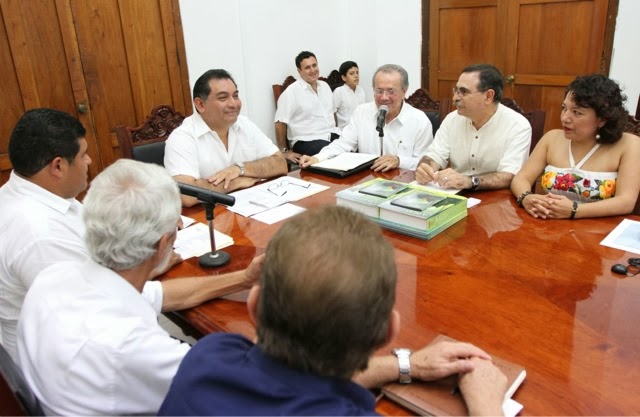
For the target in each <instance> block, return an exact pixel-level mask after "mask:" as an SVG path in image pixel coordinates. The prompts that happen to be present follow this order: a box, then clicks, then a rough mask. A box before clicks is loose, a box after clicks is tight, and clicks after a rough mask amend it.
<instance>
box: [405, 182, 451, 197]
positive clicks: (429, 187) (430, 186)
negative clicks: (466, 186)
mask: <svg viewBox="0 0 640 417" xmlns="http://www.w3.org/2000/svg"><path fill="white" fill-rule="evenodd" d="M411 185H418V186H420V187H422V188H426V189H427V190H431V191H438V192H441V193H447V194H458V193H459V192H460V191H461V190H458V189H456V188H442V187H440V186H439V185H438V183H437V182H435V181H434V182H430V183H428V184H420V183H419V182H418V181H412V182H411Z"/></svg>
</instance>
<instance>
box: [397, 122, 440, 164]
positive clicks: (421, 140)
mask: <svg viewBox="0 0 640 417" xmlns="http://www.w3.org/2000/svg"><path fill="white" fill-rule="evenodd" d="M416 123H418V124H419V125H418V128H417V132H416V138H415V142H414V145H413V152H412V155H411V156H401V155H398V159H399V160H400V164H399V167H400V168H402V169H410V170H412V171H415V169H416V168H417V167H418V163H419V162H420V159H421V158H422V156H423V155H424V154H425V153H426V152H427V148H428V147H429V145H431V142H433V127H431V121H430V120H429V118H428V117H427V116H426V115H425V116H424V119H423V118H422V117H420V118H419V119H418V120H416Z"/></svg>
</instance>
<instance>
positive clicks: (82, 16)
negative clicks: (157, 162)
mask: <svg viewBox="0 0 640 417" xmlns="http://www.w3.org/2000/svg"><path fill="white" fill-rule="evenodd" d="M0 69H1V71H2V76H0V108H2V112H0V185H1V184H2V183H4V182H6V180H7V179H8V176H9V172H10V170H11V163H10V161H9V157H8V155H7V144H8V141H9V136H10V134H11V131H12V130H13V127H14V126H15V123H16V121H17V120H18V119H19V118H20V116H21V115H22V114H23V113H24V111H26V110H29V109H32V108H36V107H51V108H56V109H59V110H63V111H66V112H68V113H70V114H72V115H74V116H76V117H78V119H80V121H81V122H82V124H83V125H84V126H85V128H86V129H87V136H86V138H87V142H88V144H89V148H88V153H89V156H90V157H91V159H92V161H93V163H92V164H91V166H90V169H89V173H90V176H91V177H94V176H95V175H97V173H98V172H100V171H101V170H102V169H103V168H104V167H106V166H107V165H109V164H111V163H112V162H113V161H115V160H116V159H118V158H119V157H120V152H119V150H118V142H117V139H116V136H115V127H116V126H119V125H128V126H136V125H139V124H141V123H142V121H143V120H144V119H145V118H146V116H147V114H148V113H149V111H151V109H152V108H153V107H154V106H155V105H157V104H171V105H173V106H174V107H175V108H176V110H178V111H180V112H182V113H183V114H190V113H191V96H190V93H189V82H188V73H187V67H186V56H185V52H184V40H183V35H182V26H181V21H180V11H179V7H178V0H28V1H24V0H0Z"/></svg>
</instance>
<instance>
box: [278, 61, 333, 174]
mask: <svg viewBox="0 0 640 417" xmlns="http://www.w3.org/2000/svg"><path fill="white" fill-rule="evenodd" d="M295 61H296V68H297V69H298V74H300V78H301V79H300V80H297V81H296V82H294V83H293V84H291V85H290V86H289V87H287V89H286V90H284V92H283V93H282V94H281V95H280V98H278V106H277V107H278V108H277V109H276V115H275V123H276V139H277V141H278V147H279V148H280V149H281V150H282V152H283V154H284V156H285V158H287V160H289V161H290V162H292V163H296V164H297V163H298V162H299V160H300V156H302V155H315V154H317V153H318V152H319V151H320V149H322V148H324V147H325V146H327V145H328V144H329V143H330V141H331V139H332V138H335V137H337V136H338V132H339V129H338V128H337V127H336V120H335V117H334V114H333V93H332V92H331V87H329V84H327V83H325V82H324V81H321V80H318V78H319V77H320V69H319V68H318V61H317V60H316V56H315V55H314V54H313V53H312V52H309V51H302V52H300V53H299V54H298V56H296V60H295ZM287 140H289V141H291V149H289V145H288V142H287Z"/></svg>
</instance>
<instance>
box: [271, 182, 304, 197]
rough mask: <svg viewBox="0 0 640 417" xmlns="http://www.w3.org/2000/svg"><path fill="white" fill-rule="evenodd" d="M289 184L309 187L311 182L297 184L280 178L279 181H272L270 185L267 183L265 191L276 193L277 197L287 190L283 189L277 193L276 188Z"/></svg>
mask: <svg viewBox="0 0 640 417" xmlns="http://www.w3.org/2000/svg"><path fill="white" fill-rule="evenodd" d="M289 185H295V186H297V187H301V188H309V187H311V184H305V185H302V184H297V183H295V182H291V181H289V180H282V181H280V182H279V183H273V184H271V185H269V187H268V188H267V191H269V192H270V193H271V194H274V195H277V196H278V197H282V196H283V195H285V194H286V193H287V190H284V191H283V192H282V193H278V192H277V190H278V188H284V187H286V186H289Z"/></svg>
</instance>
